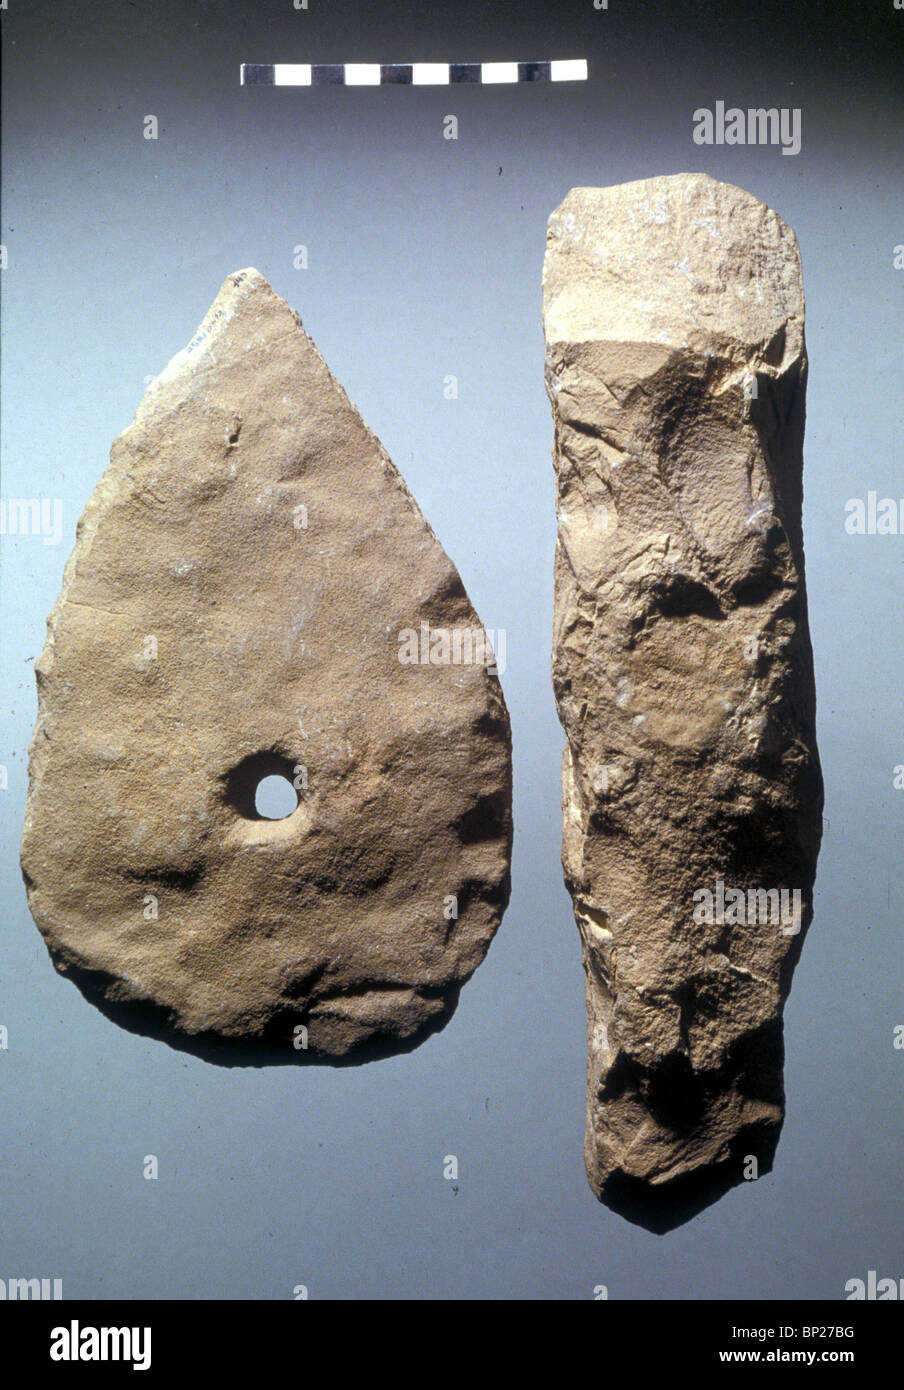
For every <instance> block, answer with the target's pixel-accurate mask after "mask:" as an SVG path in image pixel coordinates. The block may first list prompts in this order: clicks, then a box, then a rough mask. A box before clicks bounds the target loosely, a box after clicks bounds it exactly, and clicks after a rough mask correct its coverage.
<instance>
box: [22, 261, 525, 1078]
mask: <svg viewBox="0 0 904 1390" xmlns="http://www.w3.org/2000/svg"><path fill="white" fill-rule="evenodd" d="M485 639H486V634H485V633H484V629H483V628H482V626H481V624H480V622H479V620H478V618H477V616H476V614H475V613H474V610H473V608H472V607H471V604H470V602H469V600H468V597H467V594H466V593H465V590H464V588H463V586H462V583H461V580H460V578H459V575H458V573H457V571H456V569H455V567H454V566H453V565H452V563H451V562H450V560H449V559H448V557H447V556H446V555H445V553H444V552H443V549H442V547H441V546H440V544H439V542H438V541H437V539H436V537H435V536H434V534H433V532H432V531H431V529H430V527H429V525H428V524H427V522H426V521H425V519H424V517H423V516H422V514H421V512H420V511H419V510H418V507H417V505H416V504H415V502H414V500H413V498H412V497H411V495H410V493H409V492H408V490H407V488H406V487H405V484H404V482H403V480H402V478H401V477H400V475H399V473H398V471H397V470H396V468H395V467H394V466H393V464H392V463H391V461H390V460H389V458H388V457H387V455H386V453H385V452H384V451H383V449H382V447H381V446H380V444H379V443H378V441H377V440H376V439H375V438H374V436H373V435H372V434H371V433H370V432H369V431H368V429H367V428H366V426H365V425H364V423H363V421H362V420H361V418H360V416H359V415H358V413H357V411H356V410H355V409H354V407H353V406H352V405H351V404H350V402H349V401H348V399H347V397H346V395H345V393H344V392H343V391H342V389H341V387H340V386H339V385H338V384H337V383H336V381H335V380H334V379H333V377H332V376H331V374H330V372H329V370H328V368H327V366H326V364H325V363H324V361H323V359H322V357H321V356H320V354H319V353H318V351H317V349H316V348H315V346H314V344H313V343H312V342H311V340H310V338H309V337H308V336H307V334H306V333H305V331H304V329H303V328H302V325H301V320H300V319H299V317H298V315H297V314H296V313H294V311H293V310H292V309H290V308H289V306H288V305H287V304H286V303H284V301H283V300H281V299H280V298H279V297H278V296H277V295H276V294H275V293H274V291H273V290H272V289H271V288H270V286H269V285H268V284H267V282H266V280H265V279H264V278H263V276H262V275H261V274H260V273H259V272H258V271H256V270H243V271H239V272H237V273H236V274H234V275H231V276H229V278H228V279H227V280H226V281H225V283H224V285H223V287H222V289H221V291H220V293H219V295H218V297H217V299H216V301H215V302H214V304H213V306H212V308H211V310H210V312H209V313H208V315H207V317H206V318H205V320H204V322H203V324H202V325H201V327H200V328H199V330H198V332H197V333H196V335H195V336H194V338H193V339H192V340H191V342H190V343H189V345H188V347H187V348H186V349H185V350H184V351H183V352H181V353H179V354H178V355H177V356H176V357H175V358H173V360H172V361H171V362H170V364H169V365H168V366H167V367H166V369H165V370H164V371H163V373H162V374H161V375H160V376H159V377H158V378H157V379H156V381H154V383H153V384H152V385H151V386H150V388H149V389H148V391H147V394H146V395H145V397H144V399H143V400H142V402H141V405H140V407H139V409H138V413H137V415H136V417H135V420H134V423H133V424H132V425H131V426H130V427H129V428H128V429H127V430H125V432H124V433H123V434H122V435H120V436H119V438H118V439H117V440H116V441H115V443H114V445H113V448H112V452H111V461H110V466H109V468H108V470H107V472H106V473H105V474H104V476H103V478H102V479H101V481H100V483H99V485H98V487H97V489H96V491H95V493H94V495H93V496H92V498H91V499H90V501H89V503H88V505H87V507H86V509H85V512H84V515H83V516H82V519H81V521H80V522H79V526H78V533H77V544H76V547H75V550H74V551H73V554H72V556H71V557H70V559H69V561H68V564H67V566H66V570H65V577H64V581H63V588H62V593H61V595H60V598H59V601H58V602H57V604H56V607H55V608H54V610H53V613H52V614H51V616H50V619H49V621H48V637H47V644H46V646H45V648H44V650H43V652H42V654H41V656H40V658H39V661H38V663H37V666H36V674H37V681H38V691H39V712H38V719H37V725H36V728H35V733H34V738H33V741H32V744H31V749H30V786H29V798H28V809H27V815H26V822H25V830H24V836H23V843H22V867H23V872H24V876H25V880H26V884H27V888H28V900H29V905H30V907H31V911H32V913H33V915H34V918H35V920H36V922H37V924H38V926H39V927H40V929H41V931H42V933H43V934H44V937H45V939H46V942H47V945H48V947H49V948H50V952H51V954H52V957H53V960H54V963H55V965H56V966H57V968H58V969H59V970H60V971H63V972H69V973H70V974H71V975H72V977H73V978H74V979H76V981H77V982H78V983H79V984H81V985H82V986H83V987H84V988H85V989H86V990H87V991H88V992H89V993H90V994H91V995H92V997H96V998H102V999H103V1000H105V1001H106V1004H107V1005H110V1004H112V1005H115V1006H116V1012H117V1017H120V1018H121V1019H122V1021H123V1022H128V1023H129V1026H133V1023H135V1026H144V1020H151V1019H153V1020H154V1026H155V1027H156V1028H158V1029H160V1030H162V1031H163V1033H164V1035H166V1036H169V1037H170V1038H174V1037H182V1038H194V1039H195V1040H197V1041H198V1042H201V1041H204V1042H216V1040H217V1039H230V1040H238V1041H239V1042H245V1043H247V1042H254V1043H259V1042H261V1041H263V1042H266V1043H272V1044H274V1045H275V1046H277V1047H279V1048H282V1049H288V1050H289V1052H290V1055H291V1053H292V1051H293V1050H294V1051H295V1052H296V1053H299V1054H300V1053H302V1052H303V1051H306V1050H307V1049H308V1048H309V1049H310V1051H311V1052H312V1053H324V1054H328V1055H334V1056H338V1055H343V1054H345V1053H348V1052H350V1051H353V1050H355V1049H360V1048H361V1047H362V1045H363V1044H367V1043H373V1044H374V1045H379V1046H381V1047H384V1048H390V1049H391V1048H393V1047H396V1046H399V1045H401V1044H402V1043H403V1042H405V1040H408V1039H411V1040H414V1039H416V1038H420V1036H421V1035H422V1034H424V1033H425V1032H427V1031H430V1030H432V1029H435V1028H436V1027H437V1026H439V1025H440V1024H441V1023H442V1022H444V1021H445V1020H446V1019H447V1018H448V1016H449V1014H450V1012H451V1010H452V1009H453V1008H454V1005H455V1001H456V999H457V994H458V990H459V987H460V986H461V984H462V983H463V982H464V981H465V980H467V978H468V977H469V976H470V975H471V973H472V972H473V971H474V970H475V968H476V967H477V966H478V965H479V963H480V962H481V960H482V959H483V957H484V954H485V952H486V950H487V948H488V946H489V943H490V940H491V939H492V936H493V934H494V932H495V931H496V928H497V926H498V924H499V921H500V918H501V916H502V913H503V911H504V909H505V905H506V902H507V899H508V892H509V859H510V847H511V760H510V735H509V722H508V715H507V712H506V708H505V703H504V701H503V697H502V693H501V689H500V685H499V680H498V671H497V666H496V664H495V660H494V656H493V652H492V650H491V649H490V647H489V646H488V643H487V642H486V640H485ZM268 777H277V778H281V779H282V782H283V785H284V787H285V788H286V789H287V790H288V791H289V793H290V806H289V810H290V814H288V815H286V816H285V817H283V818H279V819H271V818H268V816H267V813H266V811H265V812H264V813H263V814H262V812H261V809H260V803H259V801H258V789H259V785H260V783H261V782H262V781H263V779H265V778H268ZM119 1006H123V1007H122V1008H120V1007H119ZM136 1021H138V1022H136Z"/></svg>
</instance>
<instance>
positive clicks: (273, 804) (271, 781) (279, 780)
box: [254, 774, 298, 820]
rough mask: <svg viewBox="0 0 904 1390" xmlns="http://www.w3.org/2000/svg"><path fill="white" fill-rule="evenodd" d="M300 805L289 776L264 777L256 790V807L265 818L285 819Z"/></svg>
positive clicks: (258, 812)
mask: <svg viewBox="0 0 904 1390" xmlns="http://www.w3.org/2000/svg"><path fill="white" fill-rule="evenodd" d="M297 805H298V793H297V792H296V790H295V788H294V787H293V786H292V783H291V782H290V781H289V779H288V778H287V777H281V776H279V774H276V775H275V776H271V777H262V778H261V780H260V781H259V782H258V784H257V787H256V788H255V792H254V809H255V811H256V812H257V814H258V815H259V816H262V817H263V819H264V820H285V818H286V816H291V814H292V812H293V811H294V810H295V808H296V806H297Z"/></svg>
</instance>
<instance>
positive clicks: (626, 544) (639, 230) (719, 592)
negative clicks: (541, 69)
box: [544, 174, 822, 1229]
mask: <svg viewBox="0 0 904 1390" xmlns="http://www.w3.org/2000/svg"><path fill="white" fill-rule="evenodd" d="M544 321H545V332H546V343H547V389H548V392H549V396H550V400H551V402H552V407H553V414H554V419H555V466H556V474H557V480H558V544H557V550H556V562H555V586H556V611H555V636H554V657H553V679H554V686H555V693H556V699H557V702H558V708H559V715H560V718H561V721H562V724H563V726H564V729H565V734H566V748H565V756H564V772H563V819H564V836H563V865H564V870H565V878H566V882H567V885H568V888H569V891H570V892H571V894H572V897H573V900H574V910H575V916H576V919H577V922H578V926H579V928H580V932H581V937H582V940H583V951H584V966H585V972H586V981H587V1012H588V1051H589V1078H588V1102H587V1136H586V1145H585V1158H586V1165H587V1172H588V1176H589V1179H590V1184H591V1186H592V1187H593V1189H594V1191H595V1192H596V1193H597V1194H598V1195H599V1196H600V1197H601V1198H602V1199H603V1200H605V1201H607V1202H608V1203H610V1204H611V1205H613V1206H616V1207H618V1208H620V1209H621V1210H623V1211H624V1212H625V1213H626V1214H629V1215H631V1216H632V1217H633V1218H634V1219H637V1220H639V1221H642V1222H643V1223H645V1224H648V1225H651V1226H653V1227H654V1228H658V1229H665V1228H666V1227H668V1226H669V1225H674V1224H676V1223H677V1222H678V1221H679V1220H682V1219H684V1218H685V1217H686V1216H687V1214H689V1212H690V1211H691V1210H694V1209H697V1208H699V1206H700V1205H702V1204H704V1203H705V1202H706V1201H707V1200H710V1199H711V1198H712V1197H713V1196H714V1195H715V1194H716V1193H717V1192H718V1191H721V1190H724V1188H725V1187H726V1186H728V1185H730V1184H732V1183H734V1182H737V1181H739V1180H741V1179H743V1178H745V1177H747V1178H749V1177H751V1176H752V1175H754V1173H755V1172H756V1171H758V1173H759V1174H760V1175H761V1174H762V1173H763V1172H765V1171H766V1170H767V1169H768V1168H769V1167H770V1166H771V1160H772V1155H773V1152H774V1149H775V1145H776V1143H777V1139H778V1133H779V1130H780V1127H781V1122H782V1115H783V1105H784V1094H783V1085H782V1061H783V1050H782V1024H781V1014H782V1006H783V1002H784V999H785V997H786V996H787V993H788V990H789V987H790V984H791V975H792V971H793V968H794V965H795V963H796V961H797V958H798V955H799V952H800V948H801V944H802V941H803V937H804V933H805V931H806V929H807V927H808V925H809V922H810V919H811V915H812V887H813V880H814V875H815V868H816V857H817V853H818V848H819V841H820V833H821V823H822V822H821V811H822V781H821V775H820V769H819V762H818V756H817V751H816V740H815V731H814V715H815V694H814V682H813V668H812V655H811V649H810V639H809V633H808V626H807V610H806V596H805V589H804V555H803V540H802V532H801V505H802V467H803V433H804V395H805V383H806V370H807V362H806V350H805V346H804V301H803V291H802V284H801V271H800V259H799V253H798V248H797V242H796V239H795V237H794V234H793V232H792V231H791V230H790V228H789V227H787V226H786V225H785V223H784V222H783V221H782V220H781V218H780V217H778V216H777V215H776V214H775V213H774V212H772V211H771V210H770V209H769V208H767V207H765V206H764V205H763V204H762V203H760V202H758V201H757V200H756V199H755V198H754V197H752V196H751V195H750V194H749V193H745V192H743V191H742V190H741V189H739V188H734V187H732V186H731V185H728V184H724V183H718V182H716V181H714V180H713V179H711V178H709V177H707V176H706V175H702V174H682V175H677V176H674V177H665V178H654V179H648V180H644V181H643V182H638V183H629V184H625V185H622V186H621V187H615V188H606V189H590V188H576V189H573V190H572V191H571V193H569V194H568V196H567V197H566V199H565V201H564V202H563V203H562V204H561V206H560V207H559V208H558V209H557V210H556V212H554V213H553V215H552V217H551V218H550V220H549V230H548V243H547V252H546V260H545V265H544ZM720 885H721V886H720ZM782 889H784V890H786V895H785V897H784V898H782V897H781V896H780V893H779V892H778V891H776V892H774V893H773V892H771V891H768V890H782ZM758 890H759V891H758ZM795 893H796V894H798V895H799V896H795ZM782 908H784V909H785V910H784V913H782ZM766 915H768V916H769V917H770V918H771V919H772V920H768V921H763V920H762V919H763V917H764V916H766ZM779 917H781V920H778V919H779ZM749 1157H752V1158H753V1159H755V1160H756V1163H755V1164H752V1163H751V1162H749V1161H748V1158H749Z"/></svg>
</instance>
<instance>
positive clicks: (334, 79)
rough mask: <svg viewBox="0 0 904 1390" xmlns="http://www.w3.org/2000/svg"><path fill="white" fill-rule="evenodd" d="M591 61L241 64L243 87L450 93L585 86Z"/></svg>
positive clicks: (564, 59) (573, 59)
mask: <svg viewBox="0 0 904 1390" xmlns="http://www.w3.org/2000/svg"><path fill="white" fill-rule="evenodd" d="M586 80H587V59H586V58H558V59H553V60H552V62H549V63H242V74H241V85H242V86H243V87H337V86H338V87H386V86H402V87H448V86H450V85H453V84H455V83H457V82H482V83H484V84H486V85H489V84H492V83H499V82H586Z"/></svg>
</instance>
